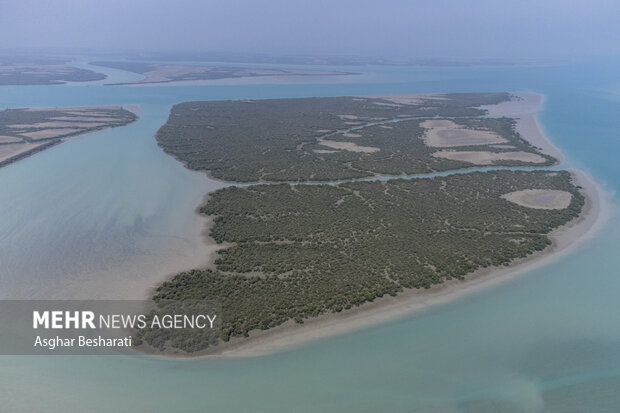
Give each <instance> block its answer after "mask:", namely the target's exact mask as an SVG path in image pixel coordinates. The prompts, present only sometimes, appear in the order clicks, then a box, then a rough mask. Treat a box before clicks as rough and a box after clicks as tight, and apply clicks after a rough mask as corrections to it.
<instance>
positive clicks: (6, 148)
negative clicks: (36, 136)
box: [0, 143, 42, 161]
mask: <svg viewBox="0 0 620 413" xmlns="http://www.w3.org/2000/svg"><path fill="white" fill-rule="evenodd" d="M41 145H42V144H41V143H10V144H7V145H0V161H4V160H7V159H9V158H12V157H14V156H16V155H19V154H21V153H24V152H27V151H29V150H31V149H34V148H36V147H37V146H41Z"/></svg>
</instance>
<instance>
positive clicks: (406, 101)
mask: <svg viewBox="0 0 620 413" xmlns="http://www.w3.org/2000/svg"><path fill="white" fill-rule="evenodd" d="M368 97H370V98H375V99H383V100H387V101H389V102H392V103H398V104H403V105H422V104H425V103H428V101H437V100H446V98H445V96H443V95H439V94H418V95H380V96H368Z"/></svg>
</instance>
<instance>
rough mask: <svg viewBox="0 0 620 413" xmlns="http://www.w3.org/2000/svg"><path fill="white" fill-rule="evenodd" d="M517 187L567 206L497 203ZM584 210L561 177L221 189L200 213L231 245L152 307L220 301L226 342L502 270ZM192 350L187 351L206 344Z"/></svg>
mask: <svg viewBox="0 0 620 413" xmlns="http://www.w3.org/2000/svg"><path fill="white" fill-rule="evenodd" d="M231 104H232V103H231ZM248 105H251V104H248ZM282 119H283V122H284V120H287V119H288V118H287V117H286V116H284V117H283V118H282ZM188 127H189V128H190V129H191V128H192V124H191V123H190V124H189V125H188ZM257 130H260V124H259V125H257ZM242 149H243V148H242ZM523 189H556V190H565V191H568V192H570V193H571V194H572V200H571V203H570V205H569V207H568V208H565V209H559V210H545V209H531V208H526V207H523V206H519V205H517V204H515V203H512V202H509V201H507V200H505V199H503V198H501V195H502V194H505V193H508V192H512V191H517V190H523ZM583 205H584V197H583V196H582V195H581V193H580V192H579V190H578V188H577V187H576V186H574V185H573V184H572V182H571V176H570V174H569V173H568V172H566V171H559V172H556V171H554V172H551V171H534V172H526V171H494V172H474V173H466V174H454V175H450V176H446V177H435V178H426V179H414V180H403V179H395V180H388V181H376V182H349V183H342V184H338V185H325V184H323V185H313V184H297V185H289V184H273V185H253V186H248V187H228V188H225V189H221V190H219V191H216V192H215V193H213V194H212V196H211V198H210V200H209V201H208V203H207V204H205V205H204V206H202V208H201V212H202V213H204V214H207V215H211V216H213V217H214V226H213V228H212V230H211V236H212V237H213V238H214V239H215V240H216V241H217V242H230V243H234V245H233V246H231V247H229V248H226V249H223V250H221V251H220V253H219V258H218V259H217V261H216V267H217V268H216V269H215V270H213V271H212V270H193V271H189V272H184V273H181V274H178V275H177V276H175V277H174V278H173V279H172V280H170V281H168V282H165V283H164V284H163V285H161V286H160V287H159V288H158V290H157V293H156V295H155V300H185V299H197V300H204V299H207V300H221V302H222V307H223V320H222V338H223V339H224V340H225V341H228V340H229V339H230V338H232V337H237V336H247V335H248V334H249V332H250V331H252V330H255V329H269V328H273V327H275V326H278V325H281V324H283V323H285V322H286V321H288V320H296V321H297V322H299V323H301V322H303V320H305V319H307V318H309V317H315V316H318V315H320V314H325V313H330V312H340V311H343V310H346V309H349V308H352V307H356V306H359V305H362V304H364V303H367V302H369V301H373V300H375V299H376V298H378V297H382V296H385V295H396V294H398V293H399V292H400V291H402V290H403V289H410V288H429V287H430V286H432V285H433V284H439V283H442V282H443V281H445V280H449V279H452V278H455V279H463V278H465V277H466V275H467V274H469V273H471V272H473V271H475V270H477V269H479V268H484V267H489V266H498V265H508V264H509V263H510V262H512V261H513V260H515V259H517V258H522V257H526V256H527V255H529V254H532V253H533V252H535V251H540V250H543V249H544V248H545V247H547V246H548V245H549V244H550V240H549V238H548V237H547V236H546V234H548V233H549V232H550V231H552V230H553V229H555V228H557V227H559V226H561V225H563V224H566V223H567V222H569V221H570V220H571V219H573V218H575V217H576V216H578V215H579V213H580V211H581V210H582V207H583ZM192 343H193V344H192V345H191V346H189V347H188V349H189V350H192V351H194V350H197V349H200V348H205V347H207V346H208V343H207V342H205V343H203V344H202V345H201V346H202V347H201V346H198V347H196V345H195V342H192ZM179 345H180V346H181V347H180V348H181V349H184V347H183V346H184V345H183V343H180V344H179Z"/></svg>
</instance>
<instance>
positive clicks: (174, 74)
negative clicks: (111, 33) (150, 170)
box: [90, 61, 353, 86]
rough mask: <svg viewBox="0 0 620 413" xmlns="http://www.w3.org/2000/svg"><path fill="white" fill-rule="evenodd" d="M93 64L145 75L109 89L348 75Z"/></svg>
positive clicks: (218, 67)
mask: <svg viewBox="0 0 620 413" xmlns="http://www.w3.org/2000/svg"><path fill="white" fill-rule="evenodd" d="M90 64H91V65H95V66H102V67H108V68H111V69H120V70H125V71H128V72H133V73H138V74H141V75H144V79H142V80H139V81H137V82H128V83H110V84H109V85H110V86H126V85H147V84H162V83H173V82H174V83H179V82H197V81H207V80H220V79H239V78H254V77H260V78H266V77H270V78H287V77H309V76H320V77H325V76H342V75H351V74H353V73H349V72H335V71H326V70H303V69H268V68H247V67H224V66H208V65H202V64H200V65H199V64H196V65H187V64H176V63H166V64H164V63H145V62H135V61H111V62H91V63H90Z"/></svg>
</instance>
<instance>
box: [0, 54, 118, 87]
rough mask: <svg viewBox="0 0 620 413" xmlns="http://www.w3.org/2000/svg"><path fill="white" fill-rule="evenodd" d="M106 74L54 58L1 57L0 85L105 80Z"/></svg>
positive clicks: (58, 83) (54, 83) (57, 83)
mask: <svg viewBox="0 0 620 413" xmlns="http://www.w3.org/2000/svg"><path fill="white" fill-rule="evenodd" d="M105 78H106V75H104V74H102V73H97V72H94V71H92V70H88V69H80V68H77V67H74V66H71V65H70V64H69V61H67V60H63V59H52V58H37V59H34V58H15V57H0V85H61V84H64V83H67V82H91V81H95V80H103V79H105Z"/></svg>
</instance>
